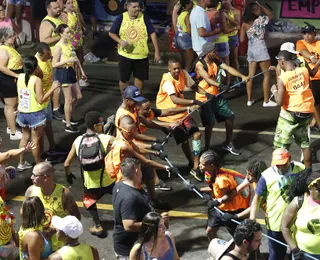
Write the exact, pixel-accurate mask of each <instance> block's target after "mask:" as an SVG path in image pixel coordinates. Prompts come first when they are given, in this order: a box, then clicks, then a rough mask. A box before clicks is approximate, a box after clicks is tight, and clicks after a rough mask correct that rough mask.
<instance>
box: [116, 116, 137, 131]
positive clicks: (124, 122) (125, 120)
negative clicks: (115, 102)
mask: <svg viewBox="0 0 320 260" xmlns="http://www.w3.org/2000/svg"><path fill="white" fill-rule="evenodd" d="M133 125H135V123H134V121H133V119H132V117H131V116H124V117H122V118H121V119H120V127H121V128H123V129H126V130H128V129H129V128H130V127H131V126H133Z"/></svg>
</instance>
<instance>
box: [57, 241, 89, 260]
mask: <svg viewBox="0 0 320 260" xmlns="http://www.w3.org/2000/svg"><path fill="white" fill-rule="evenodd" d="M58 254H59V255H60V256H61V258H62V260H78V259H79V260H80V259H84V260H93V253H92V249H91V246H89V245H86V244H82V243H80V245H78V246H72V247H71V246H64V247H62V248H60V249H59V251H58Z"/></svg>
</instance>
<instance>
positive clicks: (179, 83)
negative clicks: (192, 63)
mask: <svg viewBox="0 0 320 260" xmlns="http://www.w3.org/2000/svg"><path fill="white" fill-rule="evenodd" d="M166 81H169V82H170V83H172V84H173V86H174V88H175V91H176V93H175V95H176V96H177V97H179V98H184V94H183V92H184V87H185V85H186V78H185V75H184V72H183V70H180V74H179V80H176V79H174V78H173V77H172V76H171V74H170V73H165V74H163V76H162V80H161V83H160V88H159V92H158V94H157V100H156V105H157V108H158V109H168V108H176V107H184V106H183V105H176V104H174V103H173V102H172V100H171V98H170V96H169V95H168V94H167V92H165V91H164V90H163V84H164V82H166ZM187 114H188V112H182V113H179V114H176V115H172V116H166V117H158V119H159V120H161V121H164V122H178V121H179V120H181V119H182V118H184V117H185V116H186V115H187Z"/></svg>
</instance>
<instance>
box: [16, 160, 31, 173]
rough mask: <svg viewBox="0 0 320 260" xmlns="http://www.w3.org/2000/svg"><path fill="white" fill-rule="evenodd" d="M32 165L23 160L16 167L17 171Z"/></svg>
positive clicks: (29, 167)
mask: <svg viewBox="0 0 320 260" xmlns="http://www.w3.org/2000/svg"><path fill="white" fill-rule="evenodd" d="M32 167H33V165H32V164H30V163H28V162H27V161H25V162H24V163H23V164H21V163H19V165H18V167H17V171H18V172H23V171H25V170H27V169H31V168H32Z"/></svg>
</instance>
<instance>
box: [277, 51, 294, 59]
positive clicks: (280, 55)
mask: <svg viewBox="0 0 320 260" xmlns="http://www.w3.org/2000/svg"><path fill="white" fill-rule="evenodd" d="M276 59H277V60H280V59H282V60H284V61H289V60H293V55H292V53H291V52H289V51H287V50H283V51H280V52H279V53H278V55H277V56H276Z"/></svg>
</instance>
